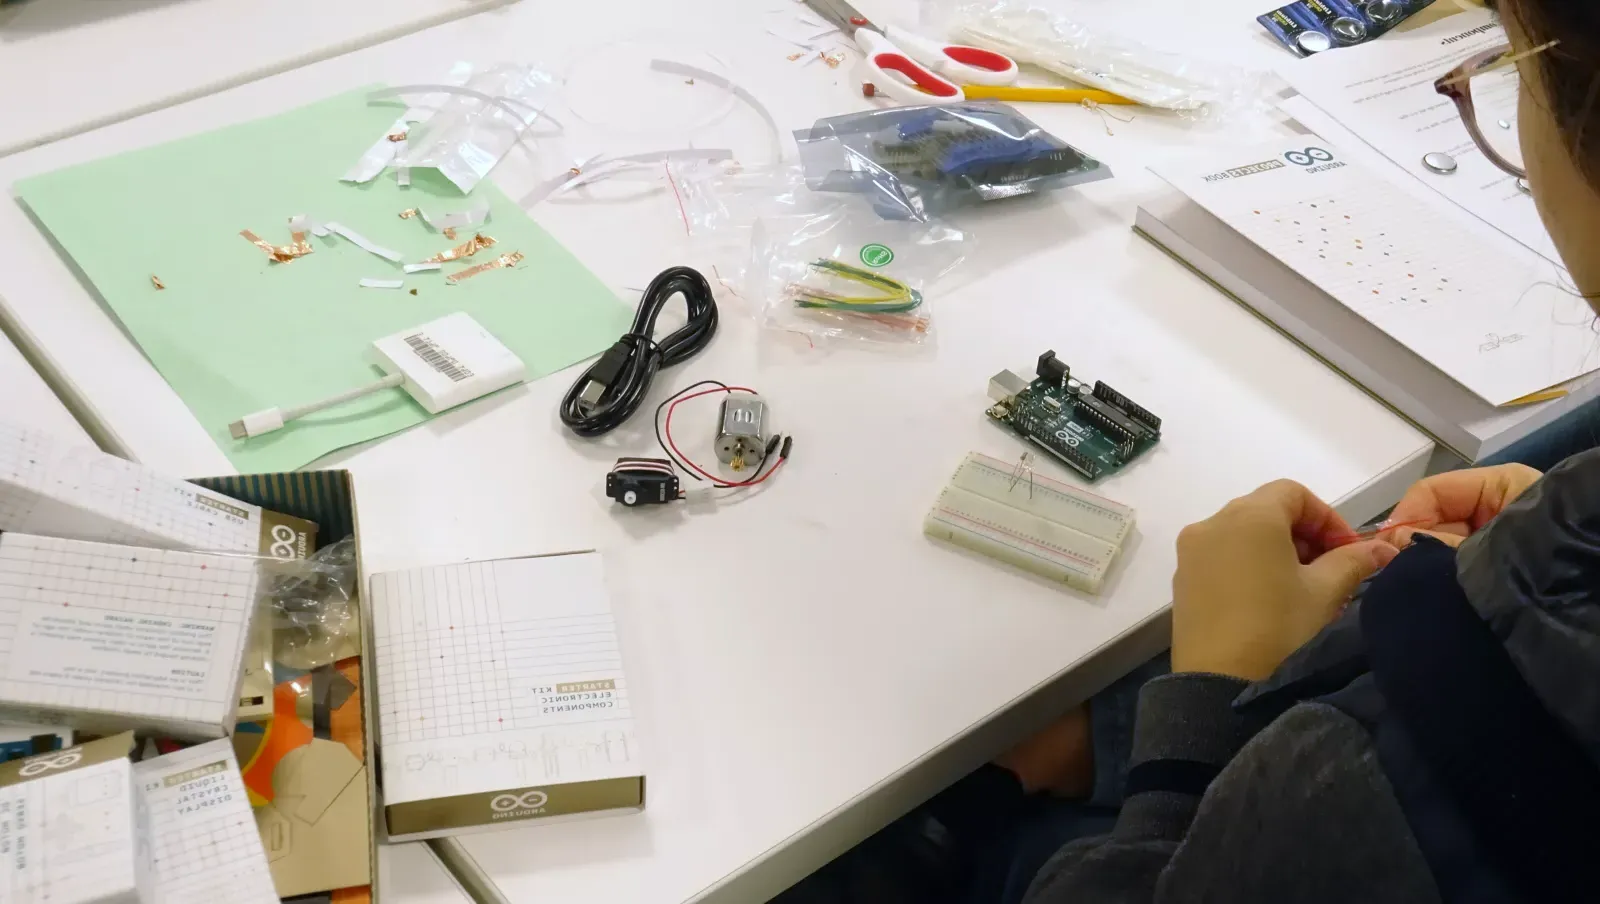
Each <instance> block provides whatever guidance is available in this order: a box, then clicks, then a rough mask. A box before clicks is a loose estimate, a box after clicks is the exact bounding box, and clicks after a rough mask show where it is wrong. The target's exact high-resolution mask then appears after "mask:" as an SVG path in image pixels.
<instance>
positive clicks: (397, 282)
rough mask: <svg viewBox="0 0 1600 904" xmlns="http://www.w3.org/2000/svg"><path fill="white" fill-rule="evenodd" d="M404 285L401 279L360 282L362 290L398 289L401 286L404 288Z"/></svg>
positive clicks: (364, 280)
mask: <svg viewBox="0 0 1600 904" xmlns="http://www.w3.org/2000/svg"><path fill="white" fill-rule="evenodd" d="M405 284H406V281H405V280H403V279H363V280H362V281H361V288H363V289H398V288H400V287H401V286H404V285H405Z"/></svg>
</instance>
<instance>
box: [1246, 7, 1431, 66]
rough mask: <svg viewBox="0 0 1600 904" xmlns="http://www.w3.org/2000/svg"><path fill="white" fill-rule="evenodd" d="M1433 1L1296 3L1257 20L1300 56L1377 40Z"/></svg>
mask: <svg viewBox="0 0 1600 904" xmlns="http://www.w3.org/2000/svg"><path fill="white" fill-rule="evenodd" d="M1433 2H1434V0H1295V2H1293V3H1291V4H1289V5H1288V6H1284V7H1281V8H1279V9H1275V10H1273V11H1272V12H1270V13H1267V14H1266V15H1263V16H1258V17H1256V21H1257V22H1260V23H1261V24H1262V25H1263V26H1264V27H1265V28H1266V29H1267V31H1269V32H1271V33H1272V36H1273V37H1275V38H1277V39H1278V41H1279V43H1281V44H1283V46H1285V47H1287V48H1289V50H1290V51H1292V52H1293V53H1295V54H1298V55H1299V56H1303V57H1306V56H1311V55H1312V54H1314V53H1322V52H1323V51H1325V50H1332V49H1334V48H1335V47H1349V46H1351V45H1354V44H1361V43H1364V42H1366V41H1370V40H1372V39H1373V38H1376V37H1379V36H1380V35H1382V34H1384V33H1385V32H1387V31H1389V29H1391V28H1394V27H1395V26H1396V25H1399V24H1400V23H1401V22H1404V21H1405V20H1406V19H1408V18H1410V17H1411V16H1413V15H1415V14H1416V13H1418V12H1420V11H1422V10H1423V9H1425V8H1427V7H1429V6H1431V5H1433Z"/></svg>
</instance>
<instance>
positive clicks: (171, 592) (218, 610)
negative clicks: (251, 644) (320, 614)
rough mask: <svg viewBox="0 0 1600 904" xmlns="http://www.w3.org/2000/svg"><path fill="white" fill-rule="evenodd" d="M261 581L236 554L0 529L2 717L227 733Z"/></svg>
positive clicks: (201, 736)
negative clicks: (207, 552)
mask: <svg viewBox="0 0 1600 904" xmlns="http://www.w3.org/2000/svg"><path fill="white" fill-rule="evenodd" d="M259 582H260V575H259V571H258V569H257V564H256V562H255V560H254V559H251V558H249V557H245V556H225V555H210V554H206V553H190V552H177V551H172V550H160V549H149V548H146V547H134V546H119V545H114V544H109V543H89V542H85V541H82V540H60V539H55V538H49V537H36V536H32V535H29V534H18V533H6V534H0V715H4V716H5V717H7V718H18V719H26V718H37V719H40V720H42V721H62V722H66V723H69V724H72V725H74V726H75V727H78V728H80V729H84V730H89V731H100V732H111V731H119V730H123V729H129V728H132V729H141V730H154V731H157V732H159V733H163V734H168V735H171V736H173V737H179V738H189V739H195V740H206V739H210V738H215V737H220V736H222V735H224V734H226V733H227V731H228V730H229V729H231V728H232V725H233V718H232V717H233V712H234V707H235V706H236V705H237V703H238V687H239V674H240V672H239V663H240V658H241V656H242V655H243V644H244V641H245V637H246V635H247V631H248V628H249V624H250V618H251V616H252V614H253V613H254V610H255V606H256V596H257V590H258V585H259Z"/></svg>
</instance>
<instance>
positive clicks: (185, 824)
mask: <svg viewBox="0 0 1600 904" xmlns="http://www.w3.org/2000/svg"><path fill="white" fill-rule="evenodd" d="M133 771H134V779H135V781H136V782H137V783H138V787H139V793H140V795H141V796H142V798H143V803H144V812H145V819H146V822H147V831H146V833H145V837H146V839H147V840H148V844H149V846H150V872H151V877H150V884H151V886H152V888H153V890H154V892H155V898H154V901H152V902H150V904H217V902H223V901H226V902H228V904H278V894H277V892H276V891H275V890H274V888H273V884H272V872H271V871H270V870H269V869H268V867H267V856H266V853H265V851H264V850H263V849H262V846H261V835H260V832H259V831H258V830H257V828H256V819H255V815H254V813H252V812H251V810H250V799H249V797H248V796H247V795H246V793H245V789H244V781H243V779H241V778H240V776H239V762H238V760H237V759H235V758H234V753H233V742H232V741H229V740H227V739H222V740H217V741H211V742H208V743H205V744H200V745H198V746H195V747H190V748H187V749H185V750H179V751H177V752H176V753H169V754H167V755H166V756H161V757H156V758H155V759H153V760H146V761H145V762H142V763H139V764H137V765H136V766H134V767H133Z"/></svg>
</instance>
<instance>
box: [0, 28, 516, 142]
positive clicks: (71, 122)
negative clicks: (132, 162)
mask: <svg viewBox="0 0 1600 904" xmlns="http://www.w3.org/2000/svg"><path fill="white" fill-rule="evenodd" d="M508 2H511V0H339V2H335V3H325V2H319V0H272V2H270V3H256V2H252V0H28V2H25V3H20V4H17V5H14V6H13V5H7V6H4V7H0V85H4V86H5V90H6V94H7V101H8V102H7V103H6V111H5V116H3V117H0V155H4V154H8V153H11V152H13V151H17V150H20V149H22V148H28V147H34V146H37V145H39V144H43V143H45V142H48V141H53V140H55V139H56V138H60V137H63V136H64V135H70V134H75V133H77V132H79V131H82V130H84V129H87V128H91V127H94V126H99V125H104V124H106V123H108V122H115V121H117V120H119V119H123V118H126V117H128V116H133V115H137V114H139V113H143V112H145V111H148V110H156V109H160V108H161V107H164V106H168V105H170V104H173V103H176V102H179V101H182V100H187V99H189V98H192V97H203V96H205V95H207V94H210V93H212V92H215V91H220V90H222V89H224V88H228V87H232V86H233V85H238V84H242V83H244V82H247V81H250V80H252V79H257V78H261V77H262V76H266V75H271V74H273V73H276V72H282V71H284V70H286V69H291V68H294V67H295V66H303V65H305V64H307V63H313V62H316V61H317V60H323V59H327V58H328V57H332V56H337V55H338V54H341V53H347V52H349V51H352V50H356V49H359V48H362V47H368V46H371V45H373V44H377V43H379V42H382V41H387V40H389V39H390V38H394V37H398V36H400V35H404V34H409V33H411V32H414V31H417V30H419V29H423V28H427V27H429V26H431V25H437V24H439V23H441V22H448V21H450V20H451V19H456V18H460V17H461V16H467V15H471V14H472V13H475V12H479V11H481V10H484V9H487V8H489V7H492V6H498V5H500V4H502V3H508Z"/></svg>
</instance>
